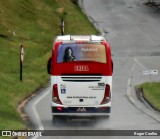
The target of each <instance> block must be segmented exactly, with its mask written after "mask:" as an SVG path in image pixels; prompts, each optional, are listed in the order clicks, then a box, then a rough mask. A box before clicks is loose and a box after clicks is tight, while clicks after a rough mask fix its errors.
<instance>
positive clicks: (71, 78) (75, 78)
mask: <svg viewBox="0 0 160 139" xmlns="http://www.w3.org/2000/svg"><path fill="white" fill-rule="evenodd" d="M61 79H62V80H63V81H67V82H96V81H97V82H98V81H100V80H101V79H102V76H92V75H85V76H84V75H78V76H77V75H72V76H62V77H61Z"/></svg>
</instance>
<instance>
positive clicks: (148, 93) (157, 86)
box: [141, 82, 160, 110]
mask: <svg viewBox="0 0 160 139" xmlns="http://www.w3.org/2000/svg"><path fill="white" fill-rule="evenodd" d="M141 87H143V91H144V96H145V97H146V99H147V100H148V101H149V102H150V103H151V104H153V105H154V106H155V107H156V108H157V109H159V110H160V83H159V82H155V83H154V82H153V83H144V84H143V85H141Z"/></svg>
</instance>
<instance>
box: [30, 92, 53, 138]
mask: <svg viewBox="0 0 160 139" xmlns="http://www.w3.org/2000/svg"><path fill="white" fill-rule="evenodd" d="M44 92H47V91H44ZM49 93H50V90H48V92H47V93H44V94H43V95H42V96H41V97H39V98H38V99H37V100H36V101H35V102H34V103H33V107H32V109H33V112H34V115H35V117H36V120H37V123H38V129H36V130H44V127H43V124H42V121H41V119H40V117H39V114H38V112H37V110H36V105H37V104H38V103H39V102H40V100H42V99H43V98H44V97H45V96H46V95H48V94H49ZM37 138H38V137H37V136H35V137H32V139H37Z"/></svg>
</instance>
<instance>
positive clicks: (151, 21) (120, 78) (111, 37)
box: [25, 0, 160, 139]
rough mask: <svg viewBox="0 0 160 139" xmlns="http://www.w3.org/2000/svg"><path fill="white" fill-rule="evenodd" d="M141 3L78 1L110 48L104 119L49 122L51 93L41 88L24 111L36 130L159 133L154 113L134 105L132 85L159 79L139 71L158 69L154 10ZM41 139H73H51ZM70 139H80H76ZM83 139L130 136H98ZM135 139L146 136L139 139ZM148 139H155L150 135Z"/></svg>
mask: <svg viewBox="0 0 160 139" xmlns="http://www.w3.org/2000/svg"><path fill="white" fill-rule="evenodd" d="M143 2H145V0H92V1H91V0H82V1H80V3H81V6H82V9H83V11H84V12H85V13H86V14H87V16H88V17H89V19H90V21H91V22H92V23H93V24H94V25H95V26H96V27H97V28H98V29H99V30H100V31H101V33H102V34H103V35H104V36H105V38H106V39H107V40H108V41H109V43H110V44H111V50H112V55H113V62H114V74H113V99H112V112H111V115H110V117H105V118H104V117H101V118H100V117H99V118H97V117H94V118H91V119H85V120H84V119H83V120H81V119H78V120H77V119H74V118H73V119H68V118H63V119H61V120H57V119H55V120H53V121H52V116H51V109H50V106H51V94H50V92H49V91H50V89H49V88H46V89H45V90H43V91H42V92H40V94H39V95H38V96H37V97H35V98H33V99H32V100H31V101H30V102H29V103H28V104H27V105H26V107H25V112H26V113H27V114H28V116H29V118H30V120H31V121H32V123H33V124H34V126H35V129H39V130H43V129H45V130H160V114H159V113H157V112H155V111H154V110H153V109H152V108H150V107H149V106H148V105H147V104H146V103H144V102H142V101H139V99H138V98H137V96H136V93H135V89H134V87H135V86H136V85H138V84H140V83H143V82H152V81H160V76H159V75H150V76H149V75H143V71H144V70H150V69H157V70H158V71H160V62H159V61H160V57H159V56H160V39H159V37H160V18H159V14H160V13H159V11H158V10H156V9H154V8H152V7H147V6H145V5H143ZM42 138H47V139H48V138H56V139H63V138H65V139H66V138H69V139H72V138H75V136H52V137H42ZM76 138H78V139H80V138H84V137H81V136H77V137H76ZM85 138H87V139H89V138H92V139H93V138H95V139H96V138H100V139H103V138H108V139H113V138H129V139H132V138H135V136H128V137H126V136H125V137H123V136H116V135H115V136H107V137H105V136H100V137H97V136H95V137H92V136H86V137H85ZM141 138H147V137H146V136H143V137H141ZM148 138H150V139H151V138H159V137H154V136H150V137H148Z"/></svg>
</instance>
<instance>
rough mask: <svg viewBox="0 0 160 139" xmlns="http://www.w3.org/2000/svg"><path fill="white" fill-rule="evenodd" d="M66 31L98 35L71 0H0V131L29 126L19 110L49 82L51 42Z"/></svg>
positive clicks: (66, 32)
mask: <svg viewBox="0 0 160 139" xmlns="http://www.w3.org/2000/svg"><path fill="white" fill-rule="evenodd" d="M62 18H63V19H64V21H65V34H83V35H85V34H98V32H97V31H96V30H95V28H94V27H93V25H92V24H91V23H90V22H89V21H88V19H87V17H86V16H85V15H84V14H83V13H82V12H81V10H80V8H79V7H78V6H77V5H76V4H74V3H73V2H71V1H70V0H38V1H37V0H26V1H24V0H5V1H3V0H0V123H1V124H0V130H19V129H26V125H25V123H24V121H23V120H22V119H21V118H20V116H19V113H18V112H17V110H16V107H17V104H18V102H19V101H21V100H22V99H23V98H24V97H25V96H27V95H29V94H30V93H32V92H33V91H34V90H36V89H37V88H39V87H43V86H45V85H46V84H47V81H48V79H49V76H48V75H47V70H46V64H47V60H48V58H49V57H50V55H51V49H52V41H53V39H54V37H55V36H57V35H60V32H61V31H60V21H61V19H62ZM21 44H22V45H23V46H24V51H25V60H24V69H23V82H20V81H19V51H20V45H21Z"/></svg>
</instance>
